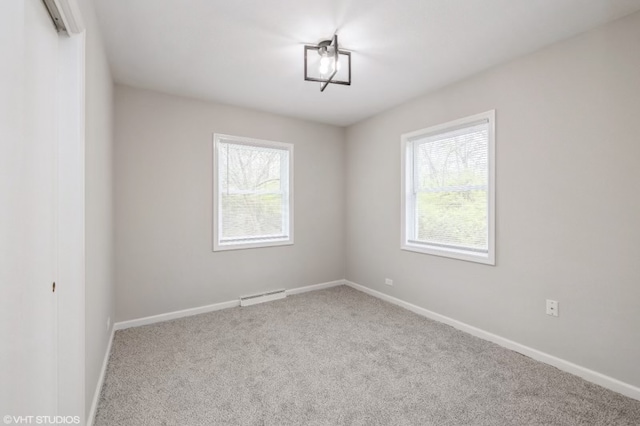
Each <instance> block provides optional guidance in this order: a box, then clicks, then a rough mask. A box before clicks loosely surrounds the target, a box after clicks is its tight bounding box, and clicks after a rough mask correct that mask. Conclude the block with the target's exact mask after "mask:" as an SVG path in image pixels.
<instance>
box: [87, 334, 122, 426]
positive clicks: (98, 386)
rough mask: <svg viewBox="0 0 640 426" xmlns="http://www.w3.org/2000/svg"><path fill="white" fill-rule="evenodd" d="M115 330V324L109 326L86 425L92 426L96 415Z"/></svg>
mask: <svg viewBox="0 0 640 426" xmlns="http://www.w3.org/2000/svg"><path fill="white" fill-rule="evenodd" d="M115 332H116V326H115V324H114V325H113V326H112V327H111V333H109V343H107V350H106V351H105V354H104V359H103V360H102V368H101V369H100V376H99V377H98V383H97V384H96V390H95V391H94V392H93V401H91V411H89V416H88V417H87V426H93V421H94V420H95V417H96V410H97V409H98V401H100V391H102V385H103V383H104V376H105V374H106V373H107V364H108V363H109V355H110V354H111V345H112V343H113V336H114V334H115Z"/></svg>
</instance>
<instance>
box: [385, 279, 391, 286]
mask: <svg viewBox="0 0 640 426" xmlns="http://www.w3.org/2000/svg"><path fill="white" fill-rule="evenodd" d="M384 283H385V284H386V285H393V280H392V279H391V278H385V279H384Z"/></svg>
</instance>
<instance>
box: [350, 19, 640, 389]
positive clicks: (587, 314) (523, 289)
mask: <svg viewBox="0 0 640 426" xmlns="http://www.w3.org/2000/svg"><path fill="white" fill-rule="evenodd" d="M639 46H640V14H638V13H636V14H634V15H631V16H630V17H627V18H624V19H622V20H620V21H617V22H615V23H613V24H610V25H608V26H606V27H603V28H600V29H598V30H596V31H593V32H590V33H587V34H583V35H581V36H579V37H576V38H574V39H571V40H568V41H565V42H563V43H560V44H556V45H554V46H552V47H550V48H547V49H544V50H542V51H539V52H537V53H535V54H532V55H529V56H526V57H524V58H522V59H520V60H517V61H515V62H512V63H509V64H506V65H503V66H500V67H497V68H494V69H492V70H489V71H487V72H485V73H482V74H480V75H477V76H475V77H473V78H471V79H468V80H465V81H463V82H460V83H458V84H455V85H453V86H450V87H447V88H445V89H443V90H440V91H438V92H436V93H433V94H430V95H428V96H424V97H420V98H418V99H416V100H414V101H412V102H410V103H407V104H404V105H402V106H400V107H398V108H395V109H393V110H391V111H388V112H386V113H383V114H381V115H378V116H376V117H374V118H371V119H369V120H366V121H364V122H361V123H359V124H357V125H354V126H352V127H350V128H349V129H348V131H347V168H346V179H347V180H346V182H347V198H346V199H347V207H346V211H347V223H346V229H347V274H346V278H347V279H349V280H351V281H354V282H356V283H358V284H362V285H365V286H367V287H370V288H372V289H376V290H379V291H381V292H384V293H387V294H390V295H392V296H395V297H398V298H400V299H403V300H405V301H409V302H411V303H414V304H416V305H418V306H421V307H424V308H426V309H429V310H431V311H434V312H436V313H439V314H442V315H445V316H448V317H451V318H454V319H457V320H459V321H462V322H465V323H467V324H470V325H473V326H475V327H479V328H481V329H483V330H486V331H489V332H492V333H495V334H498V335H500V336H503V337H506V338H508V339H512V340H514V341H516V342H519V343H522V344H524V345H527V346H530V347H533V348H536V349H538V350H541V351H544V352H547V353H549V354H552V355H555V356H558V357H560V358H563V359H565V360H568V361H572V362H574V363H576V364H578V365H581V366H584V367H587V368H590V369H593V370H596V371H598V372H601V373H604V374H606V375H609V376H611V377H614V378H617V379H620V380H622V381H624V382H627V383H630V384H633V385H635V386H640V368H638V354H639V353H640V327H639V325H640V308H639V303H640V265H639V263H638V262H639V259H640V244H638V241H640V226H639V225H638V220H639V219H640V197H638V182H640V167H639V166H638V159H639V158H640V143H639V142H640V139H639V137H638V134H639V133H638V120H639V118H640V48H639ZM494 108H495V109H496V114H497V118H496V124H497V128H496V129H497V131H496V134H497V139H496V147H497V245H496V250H497V265H496V266H495V267H492V266H487V265H481V264H475V263H469V262H464V261H459V260H452V259H446V258H442V257H435V256H429V255H424V254H418V253H412V252H406V251H401V250H400V135H401V134H402V133H404V132H408V131H412V130H416V129H420V128H424V127H427V126H430V125H434V124H438V123H442V122H446V121H449V120H452V119H456V118H460V117H464V116H467V115H471V114H475V113H479V112H483V111H486V110H489V109H494ZM385 277H389V278H393V279H394V287H388V286H385V285H384V284H383V283H384V279H385ZM546 298H551V299H556V300H558V301H559V302H560V317H559V318H553V317H549V316H546V315H545V308H544V306H545V299H546Z"/></svg>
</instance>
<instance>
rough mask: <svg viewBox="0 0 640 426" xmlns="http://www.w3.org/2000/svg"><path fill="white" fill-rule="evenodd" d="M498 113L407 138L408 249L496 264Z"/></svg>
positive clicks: (404, 202) (404, 143)
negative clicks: (495, 177) (496, 148)
mask: <svg viewBox="0 0 640 426" xmlns="http://www.w3.org/2000/svg"><path fill="white" fill-rule="evenodd" d="M494 122H495V111H489V112H485V113H483V114H478V115H474V116H471V117H467V118H463V119H460V120H456V121H452V122H449V123H445V124H442V125H439V126H434V127H430V128H427V129H422V130H418V131H416V132H411V133H407V134H404V135H402V197H403V200H402V246H401V248H402V249H404V250H410V251H416V252H421V253H427V254H433V255H437V256H446V257H452V258H455V259H462V260H469V261H473V262H480V263H486V264H490V265H495V247H494V240H495V238H494V233H495V231H494V228H495V220H494V210H495V208H494V206H495V183H494V175H495V172H494V171H495V136H494V133H495V132H494V128H495V126H494Z"/></svg>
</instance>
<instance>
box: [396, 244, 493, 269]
mask: <svg viewBox="0 0 640 426" xmlns="http://www.w3.org/2000/svg"><path fill="white" fill-rule="evenodd" d="M400 249H402V250H406V251H412V252H416V253H422V254H430V255H433V256H440V257H448V258H450V259H457V260H464V261H467V262H475V263H482V264H485V265H491V266H495V264H496V261H495V256H494V254H493V253H492V252H491V251H490V252H489V253H488V254H484V253H476V252H471V251H464V250H455V249H445V248H441V247H434V246H429V245H426V244H425V245H422V244H409V243H404V244H402V245H401V246H400Z"/></svg>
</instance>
